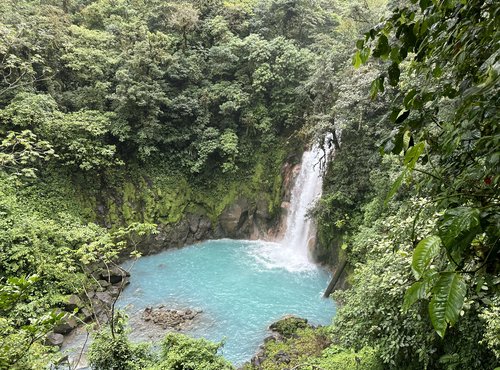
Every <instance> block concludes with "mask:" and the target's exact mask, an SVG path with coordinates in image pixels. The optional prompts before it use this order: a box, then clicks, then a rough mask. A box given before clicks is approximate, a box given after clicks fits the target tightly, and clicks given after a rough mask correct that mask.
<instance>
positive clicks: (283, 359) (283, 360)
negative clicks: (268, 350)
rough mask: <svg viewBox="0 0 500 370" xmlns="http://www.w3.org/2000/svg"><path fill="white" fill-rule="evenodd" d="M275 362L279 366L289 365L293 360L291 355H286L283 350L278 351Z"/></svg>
mask: <svg viewBox="0 0 500 370" xmlns="http://www.w3.org/2000/svg"><path fill="white" fill-rule="evenodd" d="M274 360H275V361H276V362H277V363H278V364H289V363H290V361H291V360H292V359H291V358H290V355H289V354H288V353H286V352H285V351H283V350H280V351H278V353H276V354H275V355H274Z"/></svg>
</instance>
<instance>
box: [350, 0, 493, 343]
mask: <svg viewBox="0 0 500 370" xmlns="http://www.w3.org/2000/svg"><path fill="white" fill-rule="evenodd" d="M411 3H412V4H410V5H408V6H404V7H401V8H397V9H394V10H393V12H392V15H391V16H390V17H389V18H387V19H386V20H385V21H384V22H382V23H381V24H379V25H378V26H377V27H375V28H374V29H371V30H370V31H369V32H367V33H366V34H365V38H364V39H362V40H359V41H358V43H357V45H356V46H357V48H358V51H357V52H356V54H355V56H354V60H353V63H354V65H355V66H360V65H361V64H363V63H366V62H367V61H368V59H369V57H368V56H369V55H372V56H373V57H374V58H377V59H380V60H382V61H383V62H385V63H386V68H385V70H384V72H383V73H382V74H381V75H380V76H379V77H377V78H376V79H375V80H374V81H373V83H372V86H371V95H372V97H375V96H376V95H377V94H379V93H383V92H384V85H385V84H386V83H387V82H388V83H389V84H390V85H391V86H395V87H396V86H397V87H399V88H400V91H401V92H400V94H399V95H398V97H397V98H396V99H395V101H394V109H393V111H392V113H391V114H390V115H389V117H388V119H389V120H390V121H391V122H392V123H393V125H394V129H393V131H392V134H391V135H390V137H388V138H387V139H386V140H385V142H384V145H383V151H384V152H386V153H394V154H400V153H405V159H404V170H403V173H402V174H401V175H400V177H399V178H398V179H397V180H396V182H395V183H394V185H393V187H392V189H391V190H390V193H389V196H388V198H390V197H392V196H393V195H394V194H395V193H396V192H397V191H398V189H399V187H400V186H401V184H402V183H403V180H405V179H406V180H408V181H414V183H415V185H416V186H417V189H419V190H420V192H421V193H423V195H424V196H426V197H429V198H430V199H431V200H432V203H433V204H434V206H435V208H436V211H438V212H440V213H441V214H442V216H441V217H440V218H439V220H438V224H437V227H436V229H435V230H434V232H433V233H432V234H431V235H429V236H428V237H427V238H425V239H423V240H421V241H420V242H418V240H416V241H414V243H415V244H416V248H415V250H414V255H413V262H412V269H413V272H414V275H415V278H416V279H417V282H415V283H414V284H413V285H412V286H411V287H410V288H409V289H408V291H407V294H406V297H405V302H404V308H405V309H407V308H408V307H409V306H410V305H411V304H412V303H414V302H416V301H417V300H419V299H429V300H430V303H429V314H430V319H431V322H432V324H433V326H434V329H435V330H436V332H437V333H438V334H439V335H440V336H441V337H444V335H445V331H446V328H447V326H448V324H450V325H453V324H454V323H455V322H456V321H457V320H458V318H459V316H460V313H461V311H462V308H463V306H464V302H465V301H466V299H472V300H473V301H474V302H475V304H476V305H477V306H478V307H488V306H489V305H490V304H489V303H488V302H491V301H489V300H488V299H489V298H488V296H492V295H494V294H495V292H498V290H499V284H498V280H497V279H494V276H495V275H497V274H498V271H499V269H500V264H499V261H500V258H499V253H500V243H499V239H500V227H499V226H500V212H499V210H500V204H499V203H500V199H499V197H498V194H499V183H500V176H499V167H500V152H499V151H498V148H499V147H500V128H499V125H498V121H499V118H500V116H499V113H498V106H499V99H500V94H499V89H500V84H499V73H500V60H499V58H500V53H499V50H498V40H499V31H498V25H499V24H498V22H499V21H498V20H499V17H498V12H499V8H500V7H499V4H498V2H495V1H480V0H473V1H466V2H464V1H443V2H437V1H420V2H418V4H417V1H416V0H413V1H411ZM414 171H416V172H419V173H421V174H423V176H414V174H413V172H414ZM417 242H418V244H417ZM474 291H476V292H477V291H479V292H483V293H482V294H479V295H478V294H474Z"/></svg>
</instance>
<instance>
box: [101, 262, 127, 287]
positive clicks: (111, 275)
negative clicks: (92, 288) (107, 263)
mask: <svg viewBox="0 0 500 370" xmlns="http://www.w3.org/2000/svg"><path fill="white" fill-rule="evenodd" d="M129 276H130V273H129V272H128V271H125V270H124V269H122V268H121V267H119V266H112V267H110V268H104V269H102V270H101V273H100V277H101V278H102V280H105V281H107V282H108V283H111V284H116V283H119V282H120V281H122V279H124V278H126V277H129Z"/></svg>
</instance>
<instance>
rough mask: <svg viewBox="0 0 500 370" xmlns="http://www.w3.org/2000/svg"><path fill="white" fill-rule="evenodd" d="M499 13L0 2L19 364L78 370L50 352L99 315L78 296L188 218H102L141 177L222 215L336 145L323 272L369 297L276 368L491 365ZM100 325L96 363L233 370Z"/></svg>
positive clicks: (8, 227) (0, 131)
mask: <svg viewBox="0 0 500 370" xmlns="http://www.w3.org/2000/svg"><path fill="white" fill-rule="evenodd" d="M499 9H500V7H499V6H498V4H497V2H496V1H494V0H490V1H480V0H472V1H458V0H446V1H430V0H428V1H426V0H420V1H416V0H415V1H413V0H411V1H410V0H408V1H385V0H352V1H347V0H240V1H237V0H227V1H222V0H210V1H201V0H192V1H164V0H39V1H33V0H3V1H2V2H1V3H0V216H1V217H0V369H41V368H45V367H46V366H48V364H54V363H56V362H57V361H59V360H60V359H61V357H62V356H61V354H60V353H59V352H58V351H57V350H56V349H54V347H50V346H48V345H47V342H46V340H45V338H46V335H47V333H49V332H51V331H52V329H53V328H54V326H56V325H59V324H60V323H61V320H63V321H64V320H67V318H68V317H77V318H78V319H79V318H80V317H81V316H78V315H80V314H81V312H72V310H71V309H70V308H71V307H72V305H71V304H70V303H69V302H68V297H71V296H74V295H75V294H77V295H78V296H80V297H82V298H85V293H86V292H87V290H88V288H89V287H92V286H93V285H95V281H93V274H94V273H95V269H96V268H97V266H98V267H99V268H100V267H102V266H106V267H108V268H109V267H111V266H113V264H114V263H116V261H117V258H118V257H119V256H121V257H123V253H125V252H124V250H126V251H127V252H126V253H127V255H128V253H129V252H130V251H132V255H133V256H134V257H137V256H139V255H140V250H138V248H139V249H140V245H141V241H143V240H144V238H147V235H150V234H154V233H155V232H157V231H158V227H157V226H158V225H155V223H158V222H163V223H166V224H175V222H177V221H179V220H180V219H181V218H182V216H183V212H184V210H185V208H186V206H185V205H183V204H182V202H183V201H184V200H185V199H184V198H183V197H178V196H177V195H174V197H177V199H176V202H173V203H175V204H174V205H172V206H171V208H169V209H168V212H166V213H167V214H166V215H163V216H164V217H163V218H158V217H146V216H144V217H142V216H141V217H138V216H137V215H135V214H134V211H130V210H128V211H123V212H122V213H123V214H121V215H120V217H111V216H109V217H107V218H106V221H105V222H104V221H103V220H104V217H98V216H97V215H100V214H101V213H107V214H109V215H111V214H113V209H112V207H110V206H107V207H103V208H106V209H104V210H97V211H96V209H97V208H99V207H98V202H97V201H96V200H97V199H100V198H101V197H104V196H105V195H106V194H109V189H110V188H113V186H115V185H116V184H117V183H121V182H126V181H127V178H128V177H130V174H133V173H134V172H141V176H143V174H145V175H144V176H143V177H144V180H141V181H143V182H141V183H140V184H143V185H141V186H142V187H143V188H144V189H143V191H144V192H150V190H149V188H148V186H149V182H152V180H151V181H150V178H153V177H154V176H158V177H159V178H161V179H167V180H168V181H167V180H165V182H166V183H167V186H180V185H179V182H182V181H184V182H190V183H194V184H200V183H203V184H208V185H203V186H204V187H201V189H203V191H202V192H201V195H196V194H195V195H193V194H191V195H189V196H191V197H192V198H196V199H197V200H196V201H197V202H199V203H201V201H200V200H199V198H208V200H205V201H206V202H208V203H210V202H212V203H213V209H214V210H213V213H211V214H210V215H211V218H213V219H214V220H216V218H217V216H218V215H219V214H220V210H219V209H218V207H219V205H218V201H217V200H214V199H217V198H214V199H212V198H211V196H212V195H211V193H210V192H211V191H212V192H215V193H217V192H220V189H221V188H224V186H225V185H226V184H227V182H228V181H232V182H233V183H234V182H236V184H238V186H239V184H243V183H249V184H250V185H245V186H246V187H245V189H246V190H245V191H248V192H258V191H260V190H261V189H262V186H265V187H266V189H268V188H269V189H271V190H270V191H274V190H273V189H274V188H276V185H275V184H276V183H277V182H278V181H277V180H276V178H278V179H281V178H280V177H279V176H278V177H275V178H271V177H270V176H271V174H272V171H271V170H274V169H275V168H277V169H278V172H279V169H280V168H281V166H282V165H283V164H284V161H285V160H291V161H293V160H295V161H296V160H297V158H298V155H299V154H300V153H301V151H302V150H303V149H304V147H305V146H307V145H308V144H310V143H311V142H312V141H323V140H325V138H326V137H327V136H326V133H331V134H333V135H332V136H328V138H329V139H327V141H328V142H327V143H326V144H327V145H330V146H331V147H333V148H334V149H335V150H334V158H333V160H332V161H331V162H330V163H329V164H328V168H327V170H326V172H325V182H324V189H323V196H322V198H321V199H320V200H319V201H318V203H317V204H316V206H315V207H314V209H312V210H311V211H310V214H311V217H314V218H315V219H316V221H317V225H318V247H317V255H318V258H319V259H320V260H321V261H322V262H325V263H329V264H331V265H332V266H334V267H335V266H337V267H338V264H339V261H344V260H345V261H347V262H348V269H347V271H348V272H347V275H348V277H347V281H348V285H349V286H350V287H349V288H348V289H346V290H344V291H338V292H336V293H335V294H334V297H335V299H336V301H337V302H339V304H340V306H341V307H340V309H339V311H338V313H337V315H336V317H335V318H334V320H333V323H332V325H331V326H329V327H327V328H324V329H321V330H322V331H321V332H320V333H319V334H318V333H317V332H315V331H306V332H304V333H305V334H303V337H302V338H301V339H299V341H298V344H297V343H295V342H293V338H292V339H290V342H286V343H285V344H283V347H279V346H275V347H273V346H272V345H270V346H269V347H266V351H269V353H270V355H269V356H268V359H269V360H266V361H265V362H263V363H262V364H261V365H260V367H257V368H262V369H279V368H282V367H280V366H283V365H279V364H276V363H275V362H273V361H272V358H273V354H274V353H275V352H277V351H288V350H289V348H288V347H287V346H290V347H291V348H294V351H295V352H296V356H295V357H294V358H293V359H292V360H291V361H292V362H291V363H290V364H288V365H287V366H291V367H293V368H304V369H313V368H324V369H380V368H391V369H422V368H429V369H459V368H467V369H469V368H470V369H494V368H495V367H496V366H498V365H499V361H500V296H499V287H500V279H499V267H500V266H499V260H500V258H499V257H500V244H499V237H500V231H499V230H500V216H499V196H500V195H499V194H500V193H499V191H498V188H499V181H500V177H499V171H498V170H499V161H500V149H499V148H500V132H499V131H500V129H499V125H498V122H499V118H500V117H499V113H498V105H499V96H500V94H499V86H500V85H499V73H500V61H499V48H498V46H499V43H500V35H499V32H500V31H499V22H500V16H499V14H498V13H499ZM294 158H295V159H294ZM153 169H154V170H153ZM265 169H268V170H269V171H271V172H269V174H268V173H267V172H265ZM252 171H255V174H253V175H248V174H249V173H251V172H252ZM252 173H253V172H252ZM266 176H268V178H266ZM180 178H181V179H183V180H182V181H178V179H180ZM249 178H251V180H250V181H249ZM172 179H173V180H172ZM172 183H175V185H172ZM256 183H259V184H256ZM260 183H263V184H264V185H262V184H260ZM125 188H126V187H125ZM79 189H80V190H79ZM81 189H86V191H85V192H82V191H81ZM126 189H127V188H126ZM224 191H226V192H227V189H226V190H223V192H224ZM191 192H195V191H194V190H192V191H191ZM204 192H206V193H204ZM228 192H229V193H231V191H228ZM280 194H281V193H280V192H279V191H274V193H273V195H272V198H273V199H269V202H270V203H269V204H270V205H269V207H268V208H269V209H270V210H271V211H272V212H271V213H273V214H274V213H276V209H275V208H276V207H275V203H277V204H279V203H280V202H281V200H280V198H279V197H280ZM157 195H158V194H157V193H155V196H156V197H157ZM184 196H185V197H186V199H187V198H188V195H184ZM197 197H198V198H197ZM151 199H153V200H151ZM154 199H156V198H154V197H153V196H150V197H149V198H148V197H143V198H141V202H142V203H144V205H143V207H144V208H148V207H153V206H152V205H151V204H150V203H153V202H154ZM174 206H175V207H177V208H175V207H174ZM174 208H175V209H176V211H175V212H174ZM179 209H180V210H181V211H179ZM155 211H156V209H155ZM164 213H165V212H164ZM94 316H97V315H94ZM97 323H98V324H99V325H97V328H96V330H95V335H94V342H95V343H96V345H95V346H94V347H93V349H92V351H91V353H90V356H89V357H90V360H91V362H92V365H93V367H94V368H95V369H179V368H183V369H187V368H189V369H225V368H228V369H229V368H232V365H231V364H229V363H228V362H227V361H226V360H225V359H223V358H222V357H220V356H219V355H217V350H218V349H219V347H220V345H221V344H213V343H209V342H206V341H203V340H202V341H197V340H193V339H190V338H187V337H183V336H177V335H169V336H167V337H166V338H165V340H164V341H163V343H162V345H161V350H160V351H159V352H155V351H153V350H152V349H151V348H149V347H148V346H146V345H136V344H132V343H130V342H129V341H128V339H127V336H126V333H127V330H126V320H124V318H123V316H122V315H121V314H120V313H117V314H116V315H115V313H114V312H113V317H112V320H111V324H110V325H106V324H104V323H99V320H97ZM319 336H321V338H323V337H325V338H328V341H326V342H325V343H327V345H326V347H325V348H321V349H320V350H317V348H316V347H315V346H313V345H310V343H309V342H307V340H311V341H314V340H316V339H317V338H318V337H319ZM304 338H305V339H304ZM311 343H312V342H311ZM190 348H191V349H190ZM193 348H194V349H195V350H192V349H193ZM297 348H298V349H297ZM311 348H315V349H314V351H312V352H310V353H309V352H308V351H310V350H311ZM273 351H275V352H273ZM315 351H316V352H315ZM186 364H190V365H186ZM186 366H190V367H186ZM249 366H250V367H249V368H253V367H252V366H253V365H249Z"/></svg>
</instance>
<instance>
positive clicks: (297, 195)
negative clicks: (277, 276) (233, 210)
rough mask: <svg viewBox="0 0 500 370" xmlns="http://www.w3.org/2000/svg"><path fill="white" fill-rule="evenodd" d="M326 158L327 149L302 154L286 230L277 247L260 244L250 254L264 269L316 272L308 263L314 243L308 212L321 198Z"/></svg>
mask: <svg viewBox="0 0 500 370" xmlns="http://www.w3.org/2000/svg"><path fill="white" fill-rule="evenodd" d="M323 155H325V159H327V158H328V156H329V149H328V148H326V147H325V148H322V147H321V146H319V145H317V144H315V145H314V146H313V147H312V148H311V149H310V150H308V151H306V152H304V154H303V155H302V161H301V165H300V172H299V174H298V175H297V178H296V180H295V184H294V186H293V189H292V193H291V197H290V207H289V209H288V216H287V221H286V230H285V235H284V236H283V239H282V240H281V242H279V243H263V244H262V246H261V247H259V248H258V250H253V251H251V253H252V254H253V255H254V257H255V258H256V259H257V260H259V261H260V262H261V263H262V264H264V265H265V266H266V267H267V268H275V267H276V268H285V269H287V270H290V271H307V270H312V269H315V268H316V265H315V264H314V263H312V262H311V261H310V258H309V248H310V243H311V241H312V240H314V237H315V234H316V229H315V225H314V223H313V222H312V220H310V219H309V218H308V217H307V211H308V210H309V209H310V208H311V207H312V206H313V205H314V202H315V201H316V200H317V199H318V198H319V197H320V195H321V188H322V185H323V177H322V170H321V166H320V159H321V158H322V156H323Z"/></svg>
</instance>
